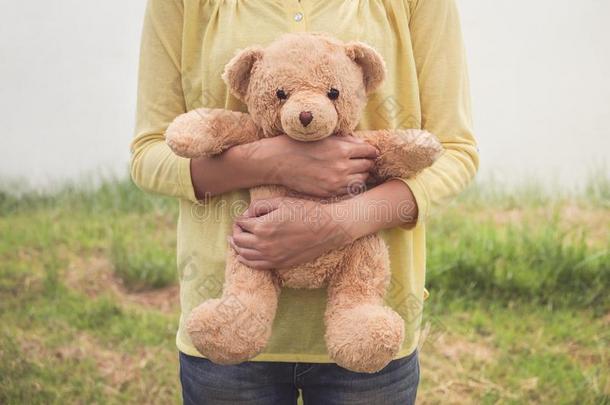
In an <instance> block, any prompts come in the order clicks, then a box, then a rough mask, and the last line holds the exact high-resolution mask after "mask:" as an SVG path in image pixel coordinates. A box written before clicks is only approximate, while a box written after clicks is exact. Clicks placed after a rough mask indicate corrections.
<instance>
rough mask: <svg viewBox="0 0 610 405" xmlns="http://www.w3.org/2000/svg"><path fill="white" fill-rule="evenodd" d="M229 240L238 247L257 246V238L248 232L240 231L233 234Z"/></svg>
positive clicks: (249, 247)
mask: <svg viewBox="0 0 610 405" xmlns="http://www.w3.org/2000/svg"><path fill="white" fill-rule="evenodd" d="M231 240H232V241H233V243H235V244H236V245H237V246H238V247H240V248H246V249H254V250H256V248H257V246H258V238H257V237H256V236H255V235H254V234H252V233H248V232H243V231H242V232H240V233H238V234H233V237H232V238H231Z"/></svg>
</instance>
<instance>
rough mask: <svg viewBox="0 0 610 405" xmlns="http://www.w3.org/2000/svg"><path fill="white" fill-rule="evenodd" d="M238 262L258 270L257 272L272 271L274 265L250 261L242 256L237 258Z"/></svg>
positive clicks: (262, 261) (266, 262) (263, 261)
mask: <svg viewBox="0 0 610 405" xmlns="http://www.w3.org/2000/svg"><path fill="white" fill-rule="evenodd" d="M237 261H238V262H240V263H242V264H244V265H246V266H248V267H250V268H252V269H257V270H272V269H273V265H272V264H271V263H270V262H269V261H266V260H248V259H246V258H244V257H242V256H237Z"/></svg>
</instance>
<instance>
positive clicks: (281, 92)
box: [275, 89, 288, 100]
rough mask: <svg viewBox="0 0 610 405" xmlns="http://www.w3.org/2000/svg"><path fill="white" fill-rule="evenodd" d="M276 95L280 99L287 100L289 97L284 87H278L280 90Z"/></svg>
mask: <svg viewBox="0 0 610 405" xmlns="http://www.w3.org/2000/svg"><path fill="white" fill-rule="evenodd" d="M275 95H276V96H277V98H279V99H280V100H286V99H287V98H288V94H286V92H285V91H284V90H282V89H278V91H276V92H275Z"/></svg>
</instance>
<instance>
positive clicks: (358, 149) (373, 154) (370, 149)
mask: <svg viewBox="0 0 610 405" xmlns="http://www.w3.org/2000/svg"><path fill="white" fill-rule="evenodd" d="M378 155H379V151H378V150H377V148H375V147H374V146H372V145H369V144H368V143H363V144H356V143H355V144H353V145H350V148H349V150H348V156H349V157H350V158H351V159H354V158H365V159H377V156H378Z"/></svg>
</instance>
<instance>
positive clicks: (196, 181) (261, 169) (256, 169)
mask: <svg viewBox="0 0 610 405" xmlns="http://www.w3.org/2000/svg"><path fill="white" fill-rule="evenodd" d="M258 142H260V141H257V142H254V143H250V144H245V145H239V146H235V147H233V148H231V149H229V150H227V151H225V152H223V153H222V154H220V155H218V156H214V157H200V158H194V159H191V181H192V183H193V188H194V189H195V195H196V196H197V199H199V200H202V199H204V198H205V197H212V196H216V195H219V194H223V193H226V192H229V191H233V190H238V189H243V188H251V187H256V186H260V185H262V184H265V183H266V182H267V181H268V179H267V177H268V170H267V169H266V168H267V162H265V161H264V159H260V158H259V154H257V153H254V152H255V149H256V148H257V147H258V145H257V144H258Z"/></svg>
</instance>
